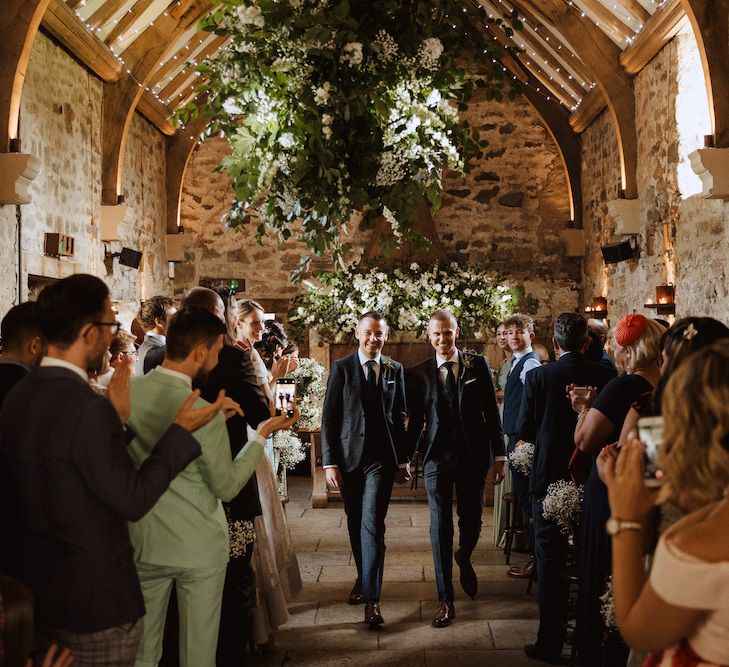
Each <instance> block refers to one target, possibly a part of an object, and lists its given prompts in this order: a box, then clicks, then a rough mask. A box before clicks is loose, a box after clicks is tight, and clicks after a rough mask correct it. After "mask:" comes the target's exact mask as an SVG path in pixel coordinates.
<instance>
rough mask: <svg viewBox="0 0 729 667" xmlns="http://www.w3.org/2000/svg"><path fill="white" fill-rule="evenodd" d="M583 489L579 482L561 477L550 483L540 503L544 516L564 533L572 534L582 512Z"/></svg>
mask: <svg viewBox="0 0 729 667" xmlns="http://www.w3.org/2000/svg"><path fill="white" fill-rule="evenodd" d="M584 490H585V487H584V486H582V485H581V484H580V485H576V484H575V483H574V482H571V481H570V482H568V481H566V480H563V479H561V480H559V481H557V482H553V483H552V484H550V485H549V486H548V487H547V495H546V496H545V497H544V502H543V503H542V514H543V516H544V518H545V519H551V520H552V521H554V522H555V523H556V524H557V525H558V526H559V529H560V530H561V531H562V532H563V533H565V534H566V535H570V534H573V533H574V530H575V528H576V526H577V524H578V522H579V520H580V514H581V513H582V495H583V493H584Z"/></svg>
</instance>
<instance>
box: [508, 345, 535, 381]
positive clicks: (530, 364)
mask: <svg viewBox="0 0 729 667" xmlns="http://www.w3.org/2000/svg"><path fill="white" fill-rule="evenodd" d="M533 351H534V350H532V346H531V345H530V346H529V347H527V348H526V349H524V350H519V351H518V352H514V356H513V361H512V362H511V368H514V366H516V365H517V364H518V363H519V360H520V359H521V358H522V357H523V356H524V355H526V354H529V353H530V352H533ZM541 365H542V362H541V361H539V359H527V360H526V361H525V362H524V365H523V366H522V367H521V373H519V379H520V380H521V383H522V384H524V378H525V377H526V374H527V373H528V372H529V371H531V370H533V369H535V368H539V367H540V366H541ZM509 374H511V369H509Z"/></svg>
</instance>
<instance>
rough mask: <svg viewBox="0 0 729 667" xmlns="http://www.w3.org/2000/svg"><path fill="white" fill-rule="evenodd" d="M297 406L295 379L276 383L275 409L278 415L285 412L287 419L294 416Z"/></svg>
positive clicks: (282, 379) (281, 380) (284, 379)
mask: <svg viewBox="0 0 729 667" xmlns="http://www.w3.org/2000/svg"><path fill="white" fill-rule="evenodd" d="M295 405H296V380H294V379H293V378H281V379H280V380H279V381H278V382H277V383H276V390H275V393H274V407H275V408H276V414H277V415H282V414H284V412H285V413H286V416H287V417H293V416H294V406H295Z"/></svg>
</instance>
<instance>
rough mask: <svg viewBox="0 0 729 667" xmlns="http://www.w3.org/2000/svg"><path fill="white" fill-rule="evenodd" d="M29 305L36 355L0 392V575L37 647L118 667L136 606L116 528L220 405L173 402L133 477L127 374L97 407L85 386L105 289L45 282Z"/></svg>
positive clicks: (129, 657)
mask: <svg viewBox="0 0 729 667" xmlns="http://www.w3.org/2000/svg"><path fill="white" fill-rule="evenodd" d="M37 308H38V320H39V322H40V327H41V332H42V335H43V338H44V339H45V341H46V342H47V345H48V350H47V353H46V356H45V357H43V359H42V361H41V364H40V368H37V369H35V370H33V371H32V372H31V374H30V375H29V376H28V377H26V378H25V379H24V380H22V381H21V382H19V383H18V384H17V385H16V386H15V387H14V388H13V389H12V390H11V391H10V393H9V394H8V395H7V397H6V399H5V406H4V408H3V411H2V416H1V417H0V474H2V480H0V489H2V491H3V494H4V499H3V502H1V503H0V511H2V512H3V514H4V515H5V516H4V517H3V525H4V526H6V528H5V530H6V534H7V535H11V536H12V537H11V539H10V540H9V541H6V542H5V543H3V548H2V549H1V550H0V552H2V556H3V561H4V562H3V566H4V567H3V569H4V570H5V571H6V572H7V573H8V574H10V575H11V576H14V577H15V578H17V579H19V580H21V581H23V582H24V583H25V584H26V585H28V587H29V588H30V589H31V590H32V592H33V595H34V597H35V605H36V624H37V625H38V628H39V630H40V632H39V633H38V635H37V636H39V639H40V640H41V641H42V640H43V639H44V638H49V639H55V640H58V641H60V642H61V643H63V644H64V645H65V646H68V647H69V648H71V650H72V652H73V657H74V665H82V666H85V667H91V666H92V665H100V664H103V665H109V666H115V667H128V666H129V665H131V664H133V661H134V656H135V654H136V650H137V644H138V642H139V636H140V633H141V627H142V623H141V619H142V617H143V616H144V602H143V599H142V595H141V590H140V587H139V579H138V578H137V573H136V570H135V568H134V562H133V559H132V556H133V551H132V546H131V544H130V542H129V531H128V528H127V522H128V521H137V520H138V519H140V518H141V517H143V516H144V515H145V513H146V512H147V511H148V510H149V509H150V508H151V507H152V506H153V505H154V504H155V503H156V502H157V500H158V498H159V497H160V496H161V495H162V493H163V492H164V490H165V489H166V488H167V487H168V485H169V484H170V482H171V480H172V479H174V477H175V476H176V475H177V474H178V473H179V472H180V471H181V470H182V469H183V468H185V467H186V466H187V465H188V464H189V463H190V462H191V461H192V460H193V459H195V458H196V457H198V456H199V455H200V446H199V445H198V443H197V442H196V441H195V438H193V437H192V436H191V435H190V433H189V431H194V430H195V429H197V428H198V427H200V426H202V425H203V424H205V423H207V421H208V420H210V419H211V418H212V417H213V416H214V415H215V414H216V413H217V412H218V411H219V410H220V408H221V407H222V399H221V401H220V402H219V403H218V404H216V405H214V406H208V407H205V408H203V409H195V408H193V407H192V400H188V401H185V402H184V403H183V404H182V405H181V406H180V408H179V410H178V411H177V413H176V416H173V419H170V421H169V423H168V425H167V428H165V429H164V430H162V431H160V433H159V437H157V438H154V439H152V440H150V441H149V442H150V447H149V449H150V450H151V451H150V455H149V457H148V458H147V460H146V461H145V462H144V463H143V464H142V465H141V466H140V467H139V469H136V468H135V466H134V464H133V462H132V460H131V459H130V457H129V454H128V452H127V449H126V445H127V440H128V438H127V437H126V436H125V433H124V429H123V423H124V422H126V420H127V417H128V414H129V378H130V369H129V367H128V366H124V367H122V368H121V369H120V370H119V371H117V373H115V377H114V379H113V380H112V382H111V384H110V387H109V400H106V399H105V398H102V397H100V396H97V395H96V394H94V392H93V391H92V390H91V387H90V386H89V384H88V381H87V376H88V372H89V371H90V370H91V369H93V368H97V367H98V366H99V365H100V363H101V360H102V358H103V356H104V355H105V354H106V352H107V349H108V347H109V343H110V342H111V338H112V335H113V334H114V333H115V331H116V330H117V329H118V326H119V324H118V322H116V321H115V313H114V310H113V308H112V305H111V300H110V298H109V290H108V288H107V286H106V285H105V284H104V283H103V282H102V281H101V280H99V279H98V278H95V277H94V276H90V275H83V274H80V275H73V276H70V277H68V278H64V279H63V280H59V281H58V282H55V283H52V284H50V285H48V286H47V287H46V288H45V289H44V290H43V291H42V292H41V294H40V296H39V298H38V302H37ZM154 442H157V445H156V446H154V447H152V443H154Z"/></svg>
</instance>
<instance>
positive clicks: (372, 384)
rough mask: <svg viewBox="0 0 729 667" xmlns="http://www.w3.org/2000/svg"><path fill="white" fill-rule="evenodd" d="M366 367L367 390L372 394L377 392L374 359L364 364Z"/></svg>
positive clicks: (375, 363)
mask: <svg viewBox="0 0 729 667" xmlns="http://www.w3.org/2000/svg"><path fill="white" fill-rule="evenodd" d="M365 365H366V366H367V388H368V389H369V390H370V392H371V393H372V394H375V393H376V392H377V371H376V370H375V369H376V367H377V362H376V361H375V360H374V359H370V360H369V361H368V362H367V363H366V364H365Z"/></svg>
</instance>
